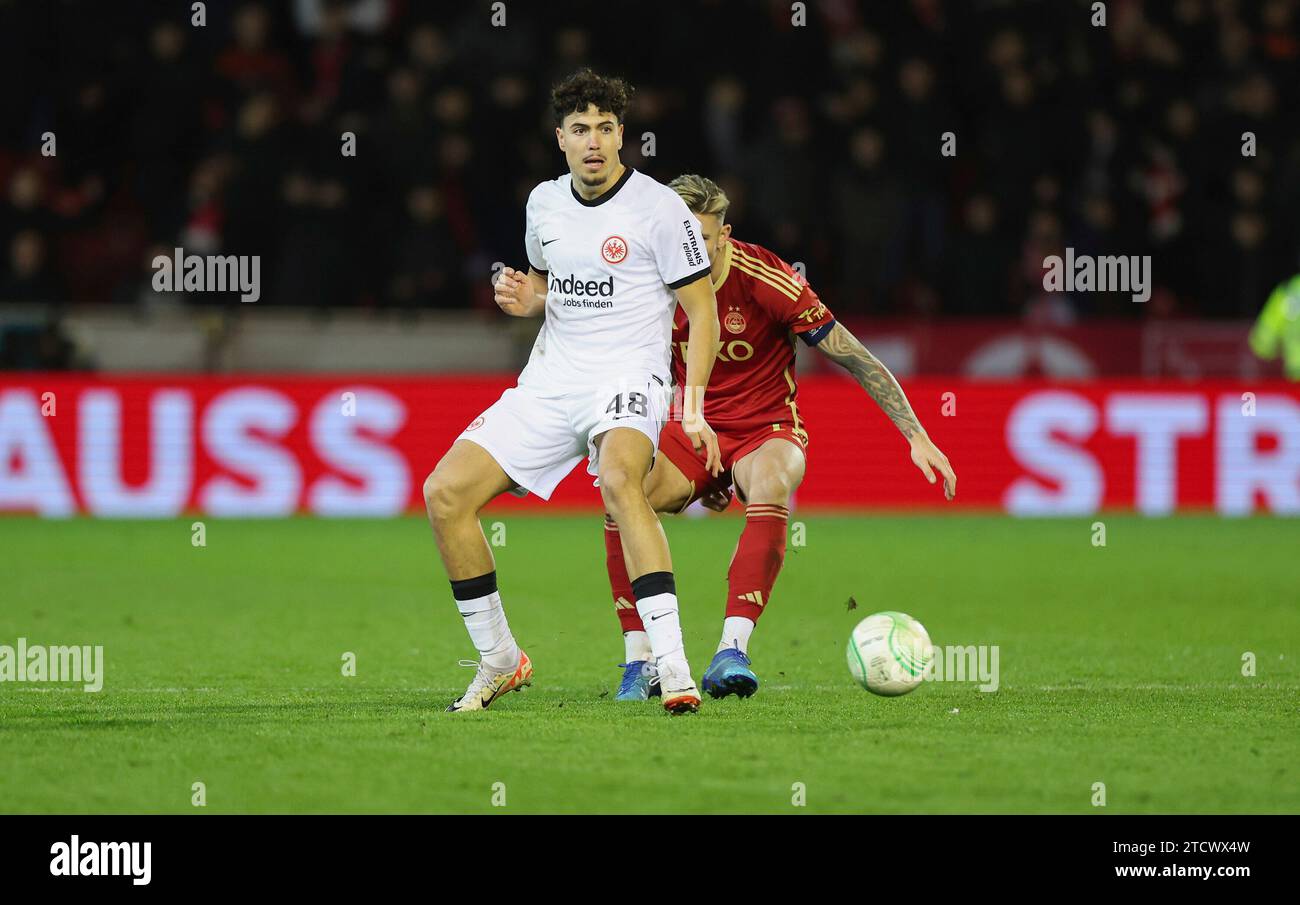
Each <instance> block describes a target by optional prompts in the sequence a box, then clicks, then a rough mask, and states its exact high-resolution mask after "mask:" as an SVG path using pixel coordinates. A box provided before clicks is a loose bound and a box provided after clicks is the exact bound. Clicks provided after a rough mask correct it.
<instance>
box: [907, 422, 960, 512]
mask: <svg viewBox="0 0 1300 905" xmlns="http://www.w3.org/2000/svg"><path fill="white" fill-rule="evenodd" d="M912 464H913V465H915V466H916V467H917V468H919V469H921V472H922V473H923V474H924V475H925V479H926V480H927V481H929V482H930V483H931V484H933V483H934V481H935V478H934V473H935V471H936V470H937V471H938V472H939V474H941V475H943V495H944V496H945V497H946V498H948V499H950V500H951V499H952V498H953V497H955V496H956V495H957V473H956V472H955V471H953V470H952V466H951V465H949V464H948V457H947V456H945V455H944V454H943V453H942V452H940V451H939V447H937V446H935V445H934V443H932V442H931V441H930V438H929V437H927V436H926V435H925V434H916V435H915V436H913V437H912Z"/></svg>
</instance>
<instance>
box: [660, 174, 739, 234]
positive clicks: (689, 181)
mask: <svg viewBox="0 0 1300 905" xmlns="http://www.w3.org/2000/svg"><path fill="white" fill-rule="evenodd" d="M668 187H669V188H670V189H672V190H673V191H674V192H676V193H677V194H678V195H679V196H681V199H682V200H683V201H685V202H686V206H687V207H688V208H690V209H691V213H693V214H716V215H717V217H718V223H720V224H721V223H725V222H726V219H727V208H728V207H730V206H731V201H730V200H729V199H728V198H727V193H726V192H724V191H723V190H722V189H720V188H718V184H717V183H716V182H714V181H713V180H712V179H706V178H705V177H703V176H696V175H695V174H694V173H686V174H684V175H682V176H678V177H677V178H676V179H674V180H673V181H672V182H670V183H668Z"/></svg>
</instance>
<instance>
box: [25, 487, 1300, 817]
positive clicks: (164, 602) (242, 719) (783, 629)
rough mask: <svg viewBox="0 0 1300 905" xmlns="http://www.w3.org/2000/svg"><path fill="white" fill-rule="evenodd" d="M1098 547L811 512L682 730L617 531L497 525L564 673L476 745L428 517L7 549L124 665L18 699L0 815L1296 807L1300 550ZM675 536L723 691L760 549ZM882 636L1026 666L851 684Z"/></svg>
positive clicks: (514, 607)
mask: <svg viewBox="0 0 1300 905" xmlns="http://www.w3.org/2000/svg"><path fill="white" fill-rule="evenodd" d="M1098 518H1100V519H1101V520H1102V521H1104V522H1105V524H1106V530H1107V537H1106V541H1107V544H1106V546H1105V547H1095V546H1093V544H1092V527H1091V526H1092V523H1093V521H1095V520H1096V519H1094V518H1088V519H1062V520H1047V521H1038V520H1015V519H1010V518H1005V517H1000V516H991V515H990V516H978V515H977V516H962V517H919V516H918V517H911V516H896V517H895V516H890V517H875V516H873V517H865V516H862V517H857V516H855V517H812V516H804V515H802V514H800V513H798V512H796V513H795V514H794V516H793V520H794V521H795V522H802V523H803V525H804V531H805V534H804V540H805V541H806V544H805V545H804V546H801V547H794V546H792V547H791V548H790V551H789V553H788V554H787V556H786V566H785V570H784V572H783V573H782V575H781V578H780V581H779V582H778V584H777V587H776V592H775V596H774V599H773V601H772V603H771V605H770V607H769V611H768V612H767V613H766V615H765V616H764V618H763V619H762V621H761V622H760V623H759V626H758V629H757V631H756V632H755V635H754V639H753V642H752V645H751V653H752V655H753V657H754V667H755V670H756V671H757V673H758V675H759V677H760V679H761V680H762V683H763V685H762V687H761V689H760V690H759V693H758V695H757V696H756V697H754V698H752V699H750V700H745V701H742V700H738V699H735V698H728V699H726V700H723V701H718V702H715V701H711V700H707V699H706V702H705V704H704V707H703V708H702V710H701V712H700V713H699V714H698V715H695V716H687V717H678V718H672V717H669V716H668V715H667V714H665V713H664V712H663V711H662V710H661V709H660V708H659V707H658V706H657V704H654V703H651V704H644V705H643V704H621V703H616V702H615V701H614V700H613V689H614V688H615V686H616V684H617V681H618V678H619V674H620V671H619V670H618V669H616V668H615V664H617V663H618V662H619V661H620V660H621V659H622V653H623V649H622V639H621V637H620V635H619V631H618V624H617V621H616V619H615V617H614V612H613V607H612V604H611V603H610V601H609V596H608V586H607V584H606V579H605V573H604V553H603V546H602V533H601V532H602V527H601V520H600V518H599V516H594V517H592V516H585V517H576V516H559V515H541V516H521V515H501V514H497V515H493V514H491V513H489V514H487V515H486V516H485V519H484V521H485V523H487V524H488V526H489V529H490V528H491V524H492V523H493V522H500V523H501V524H502V525H504V529H505V541H506V543H505V545H504V546H502V547H499V548H498V549H496V551H495V552H496V556H497V567H498V574H499V576H500V583H501V589H502V594H503V597H504V600H505V603H506V609H507V612H508V614H509V617H510V621H511V625H512V627H513V629H514V631H515V634H516V636H517V637H518V638H519V640H520V642H521V644H522V645H523V646H524V648H525V649H526V650H527V651H528V653H529V654H530V655H531V656H532V658H533V660H534V663H535V666H536V670H537V672H536V677H535V684H534V687H533V688H531V689H528V690H526V691H524V692H522V693H519V694H511V695H507V696H506V697H504V698H502V699H500V700H499V701H498V702H497V704H496V705H495V706H494V707H493V709H492V710H491V711H489V712H487V713H481V714H471V715H464V716H460V717H456V716H453V715H450V714H444V713H442V712H441V711H442V708H443V707H444V706H445V705H446V704H447V702H448V701H449V700H451V699H452V698H453V697H455V696H456V695H457V694H458V693H459V692H460V691H461V690H463V688H464V686H465V684H466V683H467V682H468V681H469V678H470V675H471V672H470V670H468V669H464V668H460V667H458V666H457V663H456V661H457V660H458V659H459V658H464V657H468V656H472V655H473V648H472V647H470V645H469V643H468V639H467V637H466V635H465V633H464V630H463V628H462V626H461V620H460V618H459V617H458V616H457V615H456V612H455V609H454V607H453V604H452V601H451V599H450V593H449V591H448V588H447V584H446V581H445V579H444V577H443V574H442V570H441V567H440V565H439V564H438V562H437V558H436V552H435V548H434V545H433V542H432V539H431V537H430V535H429V531H428V528H427V526H426V525H425V524H424V522H423V521H422V520H421V519H418V518H414V517H413V518H406V519H398V520H393V521H360V520H358V521H350V520H349V521H324V520H311V519H294V520H288V521H227V520H219V519H209V520H206V533H207V537H206V540H207V545H206V547H194V546H192V544H191V528H190V525H191V521H192V520H190V519H186V520H177V521H162V522H109V521H88V520H74V521H62V522H61V521H38V520H34V519H29V518H7V519H0V562H2V563H3V580H2V581H0V644H7V645H15V644H16V642H17V639H18V638H19V637H25V638H26V639H27V641H28V643H29V644H46V645H56V644H74V643H75V644H97V645H103V647H104V658H105V663H106V678H105V685H104V690H103V691H101V692H100V693H98V694H88V693H85V692H83V691H81V690H80V688H79V687H74V686H69V685H57V686H56V685H48V684H47V685H37V684H31V683H26V684H23V683H4V684H0V811H3V812H7V813H11V812H78V813H79V812H137V811H140V812H191V813H193V812H195V811H196V810H198V809H196V808H195V807H193V805H192V804H191V796H192V794H193V793H192V791H191V789H192V785H193V783H195V782H203V783H204V784H205V787H206V797H207V806H206V809H205V810H206V811H208V812H357V811H360V812H390V811H397V812H407V811H412V812H471V813H499V812H503V811H504V812H507V813H510V812H513V813H529V812H601V813H618V812H625V811H630V812H776V813H825V812H859V813H860V812H900V811H901V812H1057V813H1077V814H1082V813H1105V812H1111V813H1114V812H1196V813H1219V812H1291V813H1294V812H1297V811H1300V775H1298V774H1300V730H1298V728H1297V727H1298V726H1300V663H1298V662H1297V661H1298V660H1300V643H1298V642H1300V606H1297V604H1298V603H1300V573H1298V572H1297V568H1298V566H1297V563H1298V560H1297V553H1300V521H1294V520H1293V521H1286V520H1278V519H1269V518H1258V519H1246V520H1221V519H1217V518H1212V517H1204V518H1201V517H1184V518H1175V519H1163V520H1159V519H1155V520H1148V519H1142V518H1138V517H1133V516H1120V515H1105V516H1100V517H1098ZM666 527H667V530H668V534H669V539H670V542H671V544H672V549H673V555H674V560H675V569H676V572H677V577H678V589H679V593H680V597H681V600H682V606H683V623H684V626H685V629H686V637H687V653H688V654H689V655H690V657H691V662H692V665H693V667H694V670H695V672H696V675H697V678H698V675H699V673H700V672H701V671H702V670H703V669H704V667H705V666H706V665H707V663H708V660H709V657H710V656H711V655H712V653H713V650H714V647H715V645H716V643H717V637H718V634H719V631H720V628H721V620H722V609H723V602H724V596H725V592H726V569H727V563H728V560H729V559H730V557H731V553H732V550H733V549H734V546H735V542H736V537H737V535H738V533H739V530H740V528H741V522H740V520H739V519H737V518H735V517H712V518H707V519H699V520H689V519H683V518H676V519H666ZM489 533H491V531H489ZM850 596H852V597H854V598H855V599H856V601H857V604H858V607H857V609H856V610H853V611H851V612H850V611H849V610H848V608H847V606H846V601H847V600H848V598H849V597H850ZM885 609H897V610H903V611H905V612H908V613H911V614H912V615H914V616H916V617H917V618H919V619H920V620H921V621H922V622H924V623H925V624H926V626H927V627H928V628H929V630H930V633H931V635H932V637H933V640H934V642H935V644H936V645H952V644H960V645H966V644H975V645H979V644H987V645H993V644H996V645H998V646H999V651H1000V663H999V665H1000V677H999V678H1000V687H999V689H998V691H996V692H995V693H982V692H980V691H979V690H978V689H977V687H976V685H977V683H975V682H967V683H964V684H955V683H926V684H924V685H923V686H922V687H921V688H919V689H918V690H917V691H916V692H914V693H913V694H910V695H907V696H904V697H901V698H894V699H884V698H878V697H875V696H873V695H870V694H867V693H866V692H864V691H862V690H861V689H859V688H858V687H856V686H855V685H854V684H853V683H852V681H851V679H850V676H849V673H848V670H847V668H846V664H845V644H846V641H847V638H848V634H849V631H850V629H851V628H852V626H853V625H854V624H855V623H856V621H857V620H859V619H861V618H862V617H864V616H866V615H867V614H869V613H871V612H874V611H876V610H885ZM345 652H353V653H354V654H355V655H356V665H357V674H356V676H355V677H347V676H344V675H343V674H342V658H343V655H344V653H345ZM1246 652H1251V653H1253V654H1254V656H1255V658H1256V674H1255V675H1254V676H1244V675H1243V674H1242V662H1243V655H1244V654H1245V653H1246ZM1098 782H1102V783H1105V787H1106V790H1105V794H1106V806H1105V807H1104V808H1103V807H1094V806H1093V797H1094V793H1093V784H1094V783H1098ZM496 783H504V797H505V807H504V808H499V807H494V805H493V803H492V802H493V794H494V784H496ZM796 783H802V784H803V788H804V790H805V792H804V795H805V796H806V797H805V800H806V806H804V807H803V808H800V807H796V806H795V805H794V804H792V800H793V798H794V796H795V792H794V789H795V788H796V787H795V784H796ZM496 789H497V791H498V792H499V791H500V789H501V787H500V786H496ZM498 800H500V795H498Z"/></svg>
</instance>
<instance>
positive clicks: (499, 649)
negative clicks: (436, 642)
mask: <svg viewBox="0 0 1300 905" xmlns="http://www.w3.org/2000/svg"><path fill="white" fill-rule="evenodd" d="M456 609H458V610H460V614H461V616H463V617H464V618H465V630H466V631H468V632H469V637H470V640H471V641H473V642H474V648H475V649H476V650H477V651H478V653H479V659H480V660H482V661H483V664H484V665H485V666H487V667H488V668H489V669H492V670H494V671H495V672H503V671H505V670H507V669H514V668H515V667H516V666H518V665H519V645H518V644H516V643H515V638H514V635H512V634H510V625H509V623H507V622H506V611H505V610H504V609H503V608H502V607H501V595H500V593H498V592H497V591H493V592H492V593H491V594H488V595H487V596H486V597H475V598H474V599H472V600H457V601H456Z"/></svg>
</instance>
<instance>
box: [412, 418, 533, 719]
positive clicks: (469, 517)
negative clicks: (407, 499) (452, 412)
mask: <svg viewBox="0 0 1300 905" xmlns="http://www.w3.org/2000/svg"><path fill="white" fill-rule="evenodd" d="M514 486H515V484H514V481H512V480H511V479H510V477H509V476H508V475H507V474H506V473H505V472H504V471H503V470H502V469H501V466H500V465H498V464H497V462H496V460H495V459H493V458H492V456H490V455H489V454H488V452H487V450H485V449H483V447H481V446H479V445H478V444H476V443H472V442H470V441H468V440H458V441H457V442H455V443H453V444H452V447H451V449H449V450H448V451H447V454H446V455H445V456H443V457H442V460H441V461H440V462H439V463H438V465H437V467H436V468H434V470H433V473H432V474H430V475H429V477H428V478H426V479H425V481H424V506H425V511H426V512H427V513H428V516H429V524H430V525H431V526H432V528H433V536H434V539H435V540H436V541H437V543H438V552H439V553H440V554H441V555H442V563H443V566H444V568H446V570H447V577H448V578H449V579H450V580H451V590H452V596H453V597H455V599H456V608H457V609H458V610H459V611H460V614H461V616H462V617H463V618H464V620H465V628H466V630H467V631H468V632H469V636H470V639H471V640H472V641H473V642H474V647H475V648H476V649H477V650H478V652H479V662H478V669H477V670H476V672H475V675H474V679H473V681H471V682H470V685H469V688H468V689H466V691H465V693H464V694H463V695H461V696H460V697H459V698H458V699H457V700H455V701H454V702H452V704H451V706H449V707H448V708H447V709H448V710H450V711H456V712H459V711H466V710H486V709H487V707H488V706H489V705H490V704H491V703H492V701H493V700H495V699H496V698H497V697H498V696H499V695H501V694H504V693H505V692H507V691H514V690H515V689H517V688H522V687H523V686H524V685H529V684H531V683H532V674H533V667H532V663H531V662H530V661H529V659H528V655H527V654H525V653H524V652H523V651H521V650H520V649H519V645H518V644H516V643H515V639H514V636H513V635H512V634H511V633H510V626H509V624H508V623H507V622H506V614H505V610H504V609H503V608H502V606H501V595H500V594H499V593H498V592H497V577H496V563H495V561H494V560H493V558H492V548H491V547H489V546H488V543H487V538H486V537H484V536H483V526H482V525H481V524H480V523H479V520H478V513H479V510H480V509H482V508H483V507H484V506H486V505H487V504H488V503H489V502H490V501H491V500H492V499H493V498H495V497H496V496H497V495H498V494H501V493H503V492H504V491H507V490H509V489H511V488H512V487H514Z"/></svg>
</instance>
